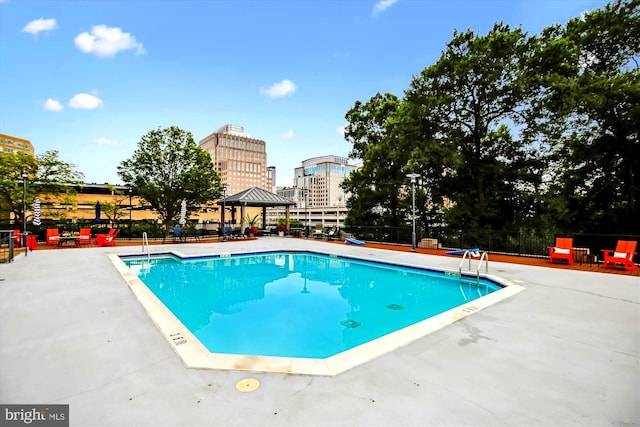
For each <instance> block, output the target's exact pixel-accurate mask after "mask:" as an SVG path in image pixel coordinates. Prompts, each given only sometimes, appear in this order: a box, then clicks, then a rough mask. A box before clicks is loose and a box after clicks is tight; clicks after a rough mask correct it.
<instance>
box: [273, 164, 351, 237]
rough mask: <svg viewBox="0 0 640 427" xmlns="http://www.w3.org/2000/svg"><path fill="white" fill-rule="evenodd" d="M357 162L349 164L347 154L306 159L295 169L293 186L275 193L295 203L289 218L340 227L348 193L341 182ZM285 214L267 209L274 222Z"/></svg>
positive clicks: (344, 214) (309, 223)
mask: <svg viewBox="0 0 640 427" xmlns="http://www.w3.org/2000/svg"><path fill="white" fill-rule="evenodd" d="M359 167H360V165H350V164H349V163H348V159H347V158H346V157H339V156H320V157H313V158H311V159H307V160H305V161H303V162H302V166H300V167H297V168H295V169H294V178H293V187H285V188H282V189H279V190H278V192H277V193H278V195H279V196H282V197H286V198H288V199H291V200H293V201H294V202H296V206H295V207H294V208H292V209H291V218H293V219H297V220H300V221H301V222H302V223H303V224H304V225H311V224H321V225H323V226H332V225H337V226H339V225H340V224H342V223H343V222H344V218H345V216H346V214H347V207H346V203H347V196H348V195H347V194H345V192H344V190H343V189H342V188H340V185H341V184H342V182H343V181H344V180H345V179H346V178H347V177H348V176H349V175H350V174H351V173H352V172H353V171H355V170H357V169H358V168H359ZM283 215H284V211H283V210H282V209H279V208H272V209H271V210H270V211H269V216H268V220H269V222H270V223H273V222H274V221H275V220H276V219H277V218H280V217H282V216H283Z"/></svg>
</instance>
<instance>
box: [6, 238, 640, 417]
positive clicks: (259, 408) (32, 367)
mask: <svg viewBox="0 0 640 427" xmlns="http://www.w3.org/2000/svg"><path fill="white" fill-rule="evenodd" d="M221 245H222V246H223V247H224V246H225V245H228V246H229V247H232V248H233V249H232V250H233V251H234V252H236V251H243V250H247V251H254V250H270V249H310V250H319V251H322V250H326V251H329V252H336V250H337V247H339V248H340V249H339V250H340V252H341V253H344V254H347V255H348V254H350V253H352V254H353V255H356V256H359V257H362V256H364V257H366V256H368V254H370V255H371V256H372V257H374V256H375V257H383V258H384V259H386V260H388V261H391V262H403V263H410V264H421V265H425V266H431V267H435V268H441V269H456V270H457V268H458V264H459V262H460V260H459V259H456V258H449V257H441V256H433V255H424V254H416V253H408V252H393V251H384V250H380V249H373V248H370V249H367V248H366V247H352V246H348V245H340V246H338V245H335V244H331V243H326V242H320V241H311V240H303V239H281V238H277V237H274V238H270V237H266V238H260V239H258V240H251V241H240V242H229V243H203V244H197V245H184V244H182V245H180V244H176V245H163V246H151V252H160V251H168V250H177V251H179V252H182V253H185V254H199V253H218V252H220V251H231V249H229V250H226V249H221ZM135 252H140V247H112V248H88V249H82V250H80V251H34V252H30V253H29V255H28V256H27V257H24V256H19V257H17V258H16V260H15V261H14V262H13V263H12V264H3V265H0V403H3V404H9V403H27V404H41V403H43V404H56V403H58V404H63V403H64V404H69V405H70V425H72V426H126V425H137V426H210V425H224V426H233V425H250V426H254V425H278V426H299V425H350V426H351V425H355V426H377V425H380V426H390V425H393V426H398V425H415V426H423V425H474V426H485V425H487V426H490V425H514V426H520V425H556V426H560V425H581V426H582V425H620V426H624V425H638V424H639V423H640V409H639V408H640V357H639V356H640V305H639V304H640V277H638V276H624V275H613V274H603V273H596V272H586V271H571V270H561V269H553V268H544V267H531V266H526V265H517V264H507V263H497V262H490V273H491V274H495V275H498V276H501V277H503V278H505V279H507V280H510V281H513V282H516V283H518V284H521V285H522V286H524V287H525V288H526V289H525V290H524V291H523V292H520V293H518V294H516V295H513V296H511V297H509V298H508V299H506V300H503V301H501V302H499V303H497V304H495V305H492V306H490V307H487V308H485V309H484V310H482V311H479V312H476V313H473V314H472V315H470V316H468V317H466V318H464V319H462V320H460V321H458V322H456V323H454V324H452V325H450V326H447V327H445V328H444V329H441V330H438V331H436V332H434V333H432V334H430V335H428V336H426V337H424V338H421V339H419V340H418V341H415V342H413V343H410V344H408V345H406V346H405V347H402V348H400V349H398V350H395V351H393V352H391V353H388V354H385V355H382V356H380V357H378V358H376V359H374V360H372V361H370V362H367V363H365V364H363V365H360V366H356V367H355V368H353V369H351V370H348V371H346V372H344V373H342V374H340V375H337V376H335V377H318V376H305V375H290V374H281V373H251V372H242V371H216V370H199V369H187V368H185V367H184V366H183V365H182V362H181V360H180V358H179V357H178V355H177V354H176V352H175V351H174V350H173V349H172V348H171V347H170V345H169V344H168V343H167V341H166V340H165V339H164V337H163V336H162V335H161V333H160V331H159V330H158V328H157V327H156V326H155V325H154V323H153V321H152V320H151V319H150V318H149V316H148V315H147V313H146V312H145V310H144V309H143V308H142V306H141V305H140V303H139V302H138V300H137V299H136V297H135V296H134V295H133V293H132V292H131V291H130V290H129V288H128V286H127V284H126V282H125V280H124V279H123V278H122V276H121V275H120V273H119V272H118V271H117V270H116V269H115V268H114V266H113V265H112V263H111V261H110V260H109V258H108V255H107V254H109V253H120V254H125V253H135ZM247 378H255V379H257V380H259V381H260V387H259V388H257V389H256V390H255V391H253V392H250V393H241V392H239V391H237V390H236V384H237V383H238V382H239V381H241V380H244V379H247Z"/></svg>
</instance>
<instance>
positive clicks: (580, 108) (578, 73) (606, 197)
mask: <svg viewBox="0 0 640 427" xmlns="http://www.w3.org/2000/svg"><path fill="white" fill-rule="evenodd" d="M639 4H640V2H639V1H637V0H632V1H620V0H618V1H616V2H614V3H611V4H608V5H606V6H605V7H604V8H603V9H598V10H595V11H593V12H590V13H585V14H584V15H583V16H581V17H578V18H574V19H571V20H570V21H569V22H568V23H567V24H566V25H565V26H564V27H560V26H558V25H556V26H552V27H549V28H546V29H545V30H544V31H543V32H542V34H541V35H540V37H539V38H538V40H537V52H536V58H539V59H538V60H537V61H536V62H535V64H534V65H533V66H532V67H531V71H532V74H535V75H537V76H538V79H539V85H540V87H541V90H540V92H539V93H540V96H539V97H538V98H537V99H536V103H535V104H534V105H535V106H536V109H535V111H534V113H535V114H534V115H533V116H532V117H530V118H529V120H528V128H529V130H530V132H531V133H532V134H534V135H543V136H544V137H545V138H547V140H548V142H549V145H550V148H551V150H552V154H553V157H552V159H553V163H552V172H553V173H552V174H551V175H550V176H551V179H550V182H549V192H548V196H547V204H548V216H547V218H551V219H547V221H548V222H550V223H551V222H555V224H556V225H557V226H558V227H560V228H562V229H566V230H570V231H595V230H597V231H599V232H611V233H635V234H637V233H640V222H639V221H638V218H640V139H639V138H640V136H639V135H640V71H639V65H638V54H639V52H640V25H639V24H640V13H639Z"/></svg>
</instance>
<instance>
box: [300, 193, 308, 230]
mask: <svg viewBox="0 0 640 427" xmlns="http://www.w3.org/2000/svg"><path fill="white" fill-rule="evenodd" d="M302 191H303V192H304V238H305V239H307V238H308V237H309V207H308V204H309V191H308V190H307V189H306V188H303V189H302Z"/></svg>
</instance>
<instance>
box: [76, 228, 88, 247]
mask: <svg viewBox="0 0 640 427" xmlns="http://www.w3.org/2000/svg"><path fill="white" fill-rule="evenodd" d="M78 243H79V244H81V245H89V244H91V229H90V228H81V229H80V234H78Z"/></svg>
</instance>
